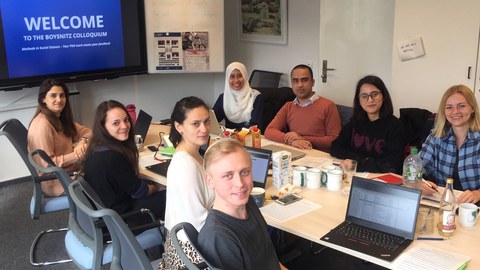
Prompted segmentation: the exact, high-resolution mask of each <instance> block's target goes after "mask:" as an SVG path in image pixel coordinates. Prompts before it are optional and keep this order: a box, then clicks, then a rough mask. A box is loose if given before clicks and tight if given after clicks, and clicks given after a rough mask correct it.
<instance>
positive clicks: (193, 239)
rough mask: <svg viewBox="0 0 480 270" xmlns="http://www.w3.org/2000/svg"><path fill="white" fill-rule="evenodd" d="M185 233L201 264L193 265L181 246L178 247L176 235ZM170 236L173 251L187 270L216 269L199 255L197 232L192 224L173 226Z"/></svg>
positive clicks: (184, 223)
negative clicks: (200, 259) (180, 232)
mask: <svg viewBox="0 0 480 270" xmlns="http://www.w3.org/2000/svg"><path fill="white" fill-rule="evenodd" d="M182 230H183V232H184V233H185V235H186V236H187V239H188V242H190V244H191V245H192V246H193V247H194V248H195V250H196V252H197V253H198V255H199V256H200V257H201V258H202V260H203V262H201V263H198V264H194V263H193V262H192V261H191V260H190V259H189V258H188V256H187V254H185V252H184V251H183V249H182V246H181V245H180V240H179V239H178V236H177V233H178V232H179V231H182ZM170 236H171V237H172V243H173V246H174V247H175V251H176V252H177V254H178V256H179V257H180V259H181V260H182V262H183V263H184V264H185V266H186V268H187V269H188V270H198V269H218V268H215V267H213V266H212V265H211V264H210V263H209V262H208V261H207V260H205V258H204V257H203V256H202V254H201V253H200V250H199V249H198V243H197V239H198V231H197V229H195V227H193V225H192V224H190V223H188V222H181V223H178V224H177V225H175V226H173V228H172V230H171V231H170Z"/></svg>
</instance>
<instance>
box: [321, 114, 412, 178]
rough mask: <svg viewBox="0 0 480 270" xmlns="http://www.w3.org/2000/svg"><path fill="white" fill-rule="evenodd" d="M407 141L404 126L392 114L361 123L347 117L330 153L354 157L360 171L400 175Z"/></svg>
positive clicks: (345, 157)
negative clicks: (355, 122) (345, 123)
mask: <svg viewBox="0 0 480 270" xmlns="http://www.w3.org/2000/svg"><path fill="white" fill-rule="evenodd" d="M406 143H407V142H406V138H405V132H404V129H403V125H402V123H401V122H400V120H398V118H397V117H395V116H394V115H390V116H386V117H382V118H379V119H377V120H375V121H372V122H370V121H368V122H365V123H361V124H354V123H353V122H352V121H351V120H350V121H349V122H348V123H347V125H345V126H344V127H343V128H342V131H341V132H340V134H339V136H338V138H337V139H336V140H335V141H333V142H332V148H331V149H330V154H331V155H332V156H334V157H337V158H340V159H353V160H356V161H357V162H358V165H357V171H359V172H363V171H367V172H376V173H386V172H394V173H397V174H402V167H403V160H404V156H405V146H406Z"/></svg>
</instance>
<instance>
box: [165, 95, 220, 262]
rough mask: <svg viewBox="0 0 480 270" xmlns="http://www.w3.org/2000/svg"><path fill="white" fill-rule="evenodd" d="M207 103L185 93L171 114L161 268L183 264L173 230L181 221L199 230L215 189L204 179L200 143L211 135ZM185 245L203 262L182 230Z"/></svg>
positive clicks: (182, 242) (180, 235)
mask: <svg viewBox="0 0 480 270" xmlns="http://www.w3.org/2000/svg"><path fill="white" fill-rule="evenodd" d="M208 111H209V108H208V106H207V105H206V104H205V103H204V102H203V101H202V100H201V99H199V98H197V97H186V98H183V99H181V100H180V101H178V102H177V104H175V108H174V109H173V112H172V115H171V122H172V126H171V129H170V141H171V142H172V143H173V145H174V146H175V154H174V156H173V158H172V161H171V163H170V166H169V167H168V172H167V185H168V189H167V208H166V212H165V229H166V231H167V233H166V238H165V246H164V247H165V252H164V254H163V259H164V260H163V261H162V262H161V263H160V268H167V269H179V268H182V267H184V264H183V263H182V261H181V260H180V258H179V257H178V255H177V254H176V252H175V248H174V247H173V244H172V240H171V237H170V230H171V229H172V228H173V226H175V225H176V224H178V223H180V222H189V223H191V224H192V225H193V226H194V227H195V228H196V229H197V230H198V231H200V229H201V228H202V226H203V224H204V223H205V219H206V218H207V215H208V211H209V210H210V209H211V207H212V205H213V201H214V193H213V191H212V190H211V189H210V188H209V187H208V185H207V184H206V183H205V180H204V175H205V172H204V170H203V158H202V156H201V155H200V153H199V150H200V146H202V145H204V144H207V143H208V141H209V136H210V118H209V113H208ZM179 239H180V240H181V245H182V248H183V249H184V250H185V251H186V252H185V253H187V254H188V255H189V256H190V257H191V259H192V260H193V261H195V262H201V259H200V257H199V256H198V254H197V253H195V252H194V251H193V250H194V249H193V248H192V246H191V244H190V243H189V242H188V240H187V239H186V237H185V235H184V234H179Z"/></svg>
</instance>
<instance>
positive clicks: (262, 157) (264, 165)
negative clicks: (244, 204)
mask: <svg viewBox="0 0 480 270" xmlns="http://www.w3.org/2000/svg"><path fill="white" fill-rule="evenodd" d="M245 148H246V149H247V152H248V153H249V154H250V158H251V159H252V177H253V186H254V187H261V188H265V184H266V183H267V176H268V169H269V167H270V159H271V158H272V151H270V150H267V149H259V148H253V147H248V146H245Z"/></svg>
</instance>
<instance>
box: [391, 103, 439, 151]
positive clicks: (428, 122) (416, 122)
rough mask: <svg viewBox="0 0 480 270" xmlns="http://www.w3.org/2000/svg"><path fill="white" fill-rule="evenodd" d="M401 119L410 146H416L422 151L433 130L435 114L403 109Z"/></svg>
mask: <svg viewBox="0 0 480 270" xmlns="http://www.w3.org/2000/svg"><path fill="white" fill-rule="evenodd" d="M399 119H400V121H401V122H402V123H403V127H404V129H405V135H406V136H407V142H408V144H409V146H416V147H417V149H418V150H420V149H421V148H422V144H423V142H424V141H425V139H426V138H427V136H428V135H429V134H430V132H431V130H432V128H433V124H434V122H435V114H434V113H432V112H430V111H429V110H426V109H421V108H401V109H400V118H399Z"/></svg>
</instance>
